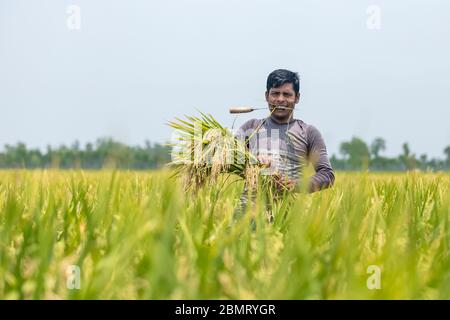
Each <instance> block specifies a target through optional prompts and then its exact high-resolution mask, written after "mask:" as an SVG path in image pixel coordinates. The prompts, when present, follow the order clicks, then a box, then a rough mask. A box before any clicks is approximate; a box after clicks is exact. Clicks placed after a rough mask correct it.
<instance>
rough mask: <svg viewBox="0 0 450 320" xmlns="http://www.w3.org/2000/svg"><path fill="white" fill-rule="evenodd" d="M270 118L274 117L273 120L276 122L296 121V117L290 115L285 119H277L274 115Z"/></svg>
mask: <svg viewBox="0 0 450 320" xmlns="http://www.w3.org/2000/svg"><path fill="white" fill-rule="evenodd" d="M269 118H270V119H272V121H273V122H275V123H276V124H288V123H291V122H292V121H294V117H292V116H290V117H288V118H284V119H276V118H275V117H273V116H270V117H269Z"/></svg>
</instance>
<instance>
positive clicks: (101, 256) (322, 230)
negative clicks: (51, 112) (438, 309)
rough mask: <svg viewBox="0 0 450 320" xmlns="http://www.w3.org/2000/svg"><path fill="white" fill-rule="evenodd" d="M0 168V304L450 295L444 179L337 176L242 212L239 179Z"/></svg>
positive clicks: (448, 177)
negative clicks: (268, 206) (193, 186)
mask: <svg viewBox="0 0 450 320" xmlns="http://www.w3.org/2000/svg"><path fill="white" fill-rule="evenodd" d="M169 176H170V172H168V171H165V170H161V171H154V172H132V171H114V170H103V171H92V172H89V171H58V170H42V171H41V170H37V171H27V170H10V171H0V299H449V298H450V257H449V253H450V251H449V246H450V239H449V236H450V226H449V214H450V189H449V185H450V174H449V173H420V172H409V173H395V174H393V173H343V172H337V174H336V183H335V185H334V187H333V188H331V189H328V190H324V191H321V192H317V193H314V194H303V193H300V194H298V195H297V197H296V199H295V200H293V201H292V203H291V206H290V207H286V206H282V205H281V206H276V207H274V208H273V214H274V221H273V223H269V222H267V219H266V215H265V202H264V200H263V198H262V197H258V198H257V200H256V204H255V207H254V208H252V209H251V210H249V211H248V212H247V213H246V214H245V215H244V216H243V217H242V218H241V219H239V220H237V221H234V220H233V212H234V209H235V208H236V206H237V205H238V200H239V196H240V193H241V191H242V188H243V185H242V183H243V182H242V181H237V182H235V183H233V184H228V183H223V182H224V181H225V179H228V180H227V181H228V182H229V181H232V177H231V178H230V177H228V176H227V177H222V178H221V179H220V180H219V182H218V183H215V184H214V185H210V186H206V187H204V188H202V189H201V190H199V191H198V193H197V194H195V195H193V194H191V193H186V192H184V190H183V187H182V186H181V185H180V183H179V182H178V181H176V180H171V179H170V178H169Z"/></svg>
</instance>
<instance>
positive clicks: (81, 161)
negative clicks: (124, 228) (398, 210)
mask: <svg viewBox="0 0 450 320" xmlns="http://www.w3.org/2000/svg"><path fill="white" fill-rule="evenodd" d="M385 149H386V141H385V140H384V139H383V138H376V139H374V140H373V142H372V143H371V144H369V145H368V144H366V143H365V142H364V141H363V140H362V139H360V138H358V137H353V138H352V139H351V140H350V141H344V142H342V143H341V144H340V148H339V153H340V155H341V157H337V156H336V155H334V154H333V155H332V156H331V157H330V161H331V164H332V166H333V168H334V169H336V170H367V169H368V170H371V171H405V170H415V169H419V170H424V171H425V170H433V171H437V170H450V145H449V146H447V147H446V148H444V149H443V155H444V156H445V158H443V159H435V158H431V159H430V158H428V156H427V155H426V154H421V155H419V156H417V155H416V154H415V153H413V152H412V151H411V149H410V147H409V144H408V143H406V142H405V143H404V144H403V147H402V153H401V154H399V155H398V156H397V157H392V158H389V157H385V156H383V155H382V153H383V151H384V150H385ZM170 159H171V148H170V147H169V146H168V145H164V144H159V143H151V142H150V141H145V144H144V146H143V147H141V146H128V145H126V144H124V143H121V142H118V141H115V140H113V139H112V138H100V139H97V141H96V142H95V143H86V144H85V146H84V147H81V145H80V143H79V142H78V141H75V142H74V143H73V144H72V145H70V146H65V145H61V146H60V147H58V148H52V147H51V146H47V148H46V150H45V151H44V152H42V151H41V150H40V149H28V148H27V146H26V145H25V144H24V143H21V142H19V143H17V144H16V145H8V144H7V145H5V146H4V150H3V151H0V168H2V169H6V168H26V169H38V168H59V169H74V168H82V169H101V168H104V167H108V166H111V167H115V168H120V169H135V170H147V169H157V168H161V167H162V166H164V165H165V164H167V163H168V162H169V161H170Z"/></svg>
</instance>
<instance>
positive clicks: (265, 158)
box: [256, 154, 272, 168]
mask: <svg viewBox="0 0 450 320" xmlns="http://www.w3.org/2000/svg"><path fill="white" fill-rule="evenodd" d="M256 158H257V159H258V161H259V164H261V165H262V166H263V167H266V168H268V167H270V166H271V164H272V157H271V156H269V155H265V154H260V155H258V156H257V157H256Z"/></svg>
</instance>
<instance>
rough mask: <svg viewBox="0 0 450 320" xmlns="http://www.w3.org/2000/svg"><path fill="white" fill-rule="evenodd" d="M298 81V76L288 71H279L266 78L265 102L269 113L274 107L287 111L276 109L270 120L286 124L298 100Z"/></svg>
mask: <svg viewBox="0 0 450 320" xmlns="http://www.w3.org/2000/svg"><path fill="white" fill-rule="evenodd" d="M299 91H300V80H299V77H298V74H297V73H295V72H292V71H289V70H285V69H279V70H275V71H273V72H272V73H271V74H269V76H268V77H267V91H266V101H267V103H268V105H269V109H270V111H273V109H274V108H275V106H283V107H286V108H288V109H276V110H275V111H273V113H272V118H273V119H274V120H276V121H277V122H287V121H289V119H290V118H291V116H292V113H293V112H294V108H295V105H296V104H297V103H298V101H299V100H300V93H299Z"/></svg>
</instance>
